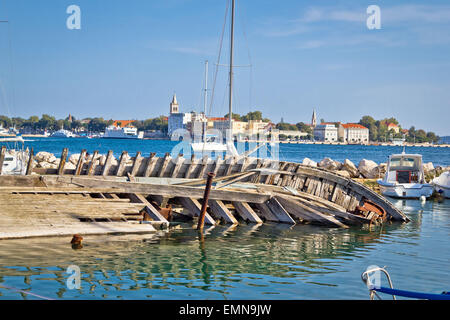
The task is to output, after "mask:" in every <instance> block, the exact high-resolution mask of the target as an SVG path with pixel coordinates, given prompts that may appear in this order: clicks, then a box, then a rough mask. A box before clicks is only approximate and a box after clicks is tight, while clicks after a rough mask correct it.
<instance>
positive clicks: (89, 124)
mask: <svg viewBox="0 0 450 320" xmlns="http://www.w3.org/2000/svg"><path fill="white" fill-rule="evenodd" d="M224 117H225V118H228V114H226V115H225V116H224ZM232 117H233V119H235V120H236V121H244V122H248V121H249V120H261V121H263V122H267V123H269V122H272V121H271V120H270V119H268V118H264V117H263V114H262V112H261V111H253V112H248V113H247V114H245V115H239V114H237V113H233V114H232ZM321 122H325V121H324V120H323V119H321ZM113 123H114V121H113V120H105V119H103V118H102V117H95V118H85V119H83V120H78V119H76V118H75V117H73V116H72V117H71V119H69V117H67V118H65V119H56V118H55V117H53V116H50V115H48V114H43V115H42V116H41V117H40V118H39V117H38V116H31V117H29V118H28V119H24V118H20V117H13V118H9V117H7V116H4V115H0V125H1V126H2V127H3V128H11V127H14V128H16V129H17V130H21V129H22V130H27V131H30V132H39V131H56V130H59V129H66V130H73V131H89V132H103V131H105V128H106V127H107V126H109V125H112V124H113ZM390 123H393V124H396V125H398V126H399V132H395V130H394V129H392V128H391V129H390V128H389V127H388V124H390ZM336 124H337V123H336ZM359 124H361V125H363V126H365V127H366V128H368V129H369V140H370V141H374V142H385V141H389V140H390V139H391V138H403V136H404V135H405V138H406V141H407V142H416V143H424V142H434V143H436V142H438V141H439V136H437V135H436V134H435V133H434V132H431V131H430V132H426V131H425V130H423V129H418V130H416V128H415V127H414V126H412V127H411V128H409V129H408V131H407V132H405V133H403V132H402V128H401V126H400V125H399V122H398V120H397V119H395V118H385V119H381V120H375V119H374V118H373V117H371V116H363V117H362V118H361V120H360V121H359ZM132 125H134V126H135V127H136V128H137V129H138V130H140V131H145V130H155V131H161V132H163V133H167V129H168V121H167V117H166V116H162V115H161V116H159V117H156V118H149V119H146V120H135V121H133V122H132ZM275 127H276V129H278V130H283V131H301V132H305V133H307V134H308V135H307V137H306V139H312V138H313V136H314V133H313V129H312V127H311V126H310V125H308V124H306V123H304V122H298V123H296V124H290V123H286V122H284V121H281V122H279V123H277V124H276V125H275Z"/></svg>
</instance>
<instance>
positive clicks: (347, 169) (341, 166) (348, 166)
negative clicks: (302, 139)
mask: <svg viewBox="0 0 450 320" xmlns="http://www.w3.org/2000/svg"><path fill="white" fill-rule="evenodd" d="M303 164H304V165H307V166H311V167H319V168H323V169H327V170H331V171H334V172H336V173H337V174H339V175H342V176H344V177H347V178H354V179H377V178H383V177H384V175H385V174H386V168H387V163H380V164H378V163H376V162H375V161H372V160H367V159H362V160H361V161H360V162H359V164H358V166H356V165H355V164H354V163H353V162H352V161H350V160H348V159H345V161H344V162H343V163H341V162H339V161H336V160H333V159H331V158H324V159H323V160H322V161H320V162H315V161H313V160H311V159H309V158H305V159H304V160H303ZM423 169H424V173H425V176H426V180H427V181H428V182H429V181H431V179H433V178H434V177H436V176H439V175H440V174H441V173H442V172H444V171H450V167H439V166H438V167H434V165H433V163H432V162H428V163H424V164H423Z"/></svg>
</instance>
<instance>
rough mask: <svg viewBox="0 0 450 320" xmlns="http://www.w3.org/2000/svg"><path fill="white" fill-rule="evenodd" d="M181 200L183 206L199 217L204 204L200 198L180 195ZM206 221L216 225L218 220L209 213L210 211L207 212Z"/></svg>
mask: <svg viewBox="0 0 450 320" xmlns="http://www.w3.org/2000/svg"><path fill="white" fill-rule="evenodd" d="M179 201H180V202H181V204H182V206H183V207H185V208H186V209H187V210H189V212H191V213H192V215H193V216H195V217H199V216H200V213H201V211H202V205H201V204H200V202H198V200H196V199H192V198H186V197H180V198H179ZM205 223H207V224H210V225H215V224H216V221H215V220H214V219H213V218H212V217H211V216H210V215H209V213H208V212H206V213H205Z"/></svg>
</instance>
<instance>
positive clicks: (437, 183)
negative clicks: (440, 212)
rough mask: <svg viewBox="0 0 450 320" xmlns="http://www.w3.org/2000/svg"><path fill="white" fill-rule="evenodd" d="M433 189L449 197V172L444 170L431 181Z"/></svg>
mask: <svg viewBox="0 0 450 320" xmlns="http://www.w3.org/2000/svg"><path fill="white" fill-rule="evenodd" d="M432 183H433V185H434V189H435V190H436V192H438V193H442V194H443V195H444V197H446V198H450V172H449V171H446V172H444V173H442V174H441V175H440V176H439V177H437V178H434V179H433V181H432Z"/></svg>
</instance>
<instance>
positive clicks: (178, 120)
mask: <svg viewBox="0 0 450 320" xmlns="http://www.w3.org/2000/svg"><path fill="white" fill-rule="evenodd" d="M189 122H191V114H190V113H180V106H179V105H178V101H177V96H176V94H174V95H173V98H172V102H171V103H170V114H169V117H168V127H167V134H168V135H169V137H172V134H173V132H174V131H175V130H177V129H187V124H188V123H189Z"/></svg>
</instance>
